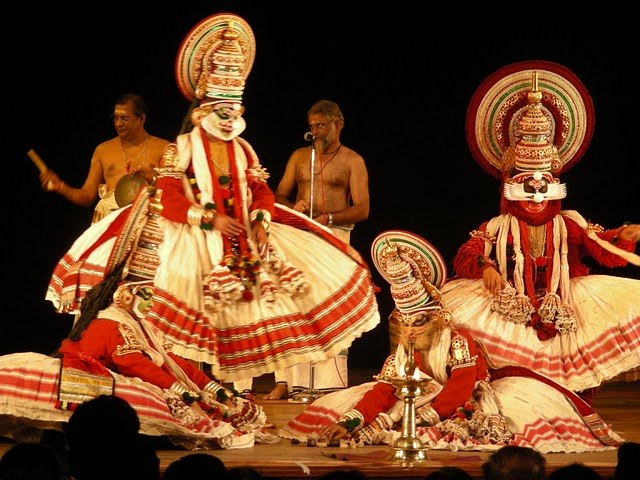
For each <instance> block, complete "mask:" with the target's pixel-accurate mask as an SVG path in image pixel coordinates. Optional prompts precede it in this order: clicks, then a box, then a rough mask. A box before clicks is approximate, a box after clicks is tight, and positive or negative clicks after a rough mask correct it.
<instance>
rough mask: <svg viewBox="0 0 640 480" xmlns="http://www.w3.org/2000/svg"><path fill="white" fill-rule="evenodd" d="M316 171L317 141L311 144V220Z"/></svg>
mask: <svg viewBox="0 0 640 480" xmlns="http://www.w3.org/2000/svg"><path fill="white" fill-rule="evenodd" d="M315 170H316V139H315V138H314V139H313V141H312V142H311V166H310V170H309V177H310V181H311V190H310V191H309V218H313V191H314V190H315V183H316V182H315V178H314V177H313V172H315Z"/></svg>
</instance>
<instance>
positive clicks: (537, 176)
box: [443, 61, 640, 395]
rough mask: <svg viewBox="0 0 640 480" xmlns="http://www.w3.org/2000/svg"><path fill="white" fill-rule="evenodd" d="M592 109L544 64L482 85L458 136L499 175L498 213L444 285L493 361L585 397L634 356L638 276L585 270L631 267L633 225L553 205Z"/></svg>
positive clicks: (582, 143)
mask: <svg viewBox="0 0 640 480" xmlns="http://www.w3.org/2000/svg"><path fill="white" fill-rule="evenodd" d="M593 114H594V112H593V103H592V100H591V98H590V96H589V94H588V92H587V90H586V88H585V87H584V85H583V84H582V83H581V82H580V80H579V79H578V78H577V77H576V76H575V75H574V74H573V73H572V72H571V71H569V70H568V69H567V68H565V67H563V66H561V65H558V64H555V63H552V62H546V61H527V62H520V63H515V64H512V65H509V66H506V67H504V68H502V69H500V70H498V71H497V72H495V73H494V74H492V75H491V76H489V77H488V78H487V79H486V80H485V81H484V82H483V83H482V85H480V87H479V88H478V89H477V90H476V92H475V94H474V96H473V98H472V101H471V104H470V106H469V110H468V116H467V139H468V141H469V145H470V148H471V151H472V152H473V155H474V157H475V159H476V161H478V163H479V164H480V165H481V166H482V167H483V168H484V169H485V170H486V171H487V172H489V173H491V174H492V175H493V176H495V177H497V178H499V179H501V181H502V201H501V207H502V211H501V212H500V215H498V216H496V217H494V218H492V219H491V220H489V221H485V222H483V223H482V224H481V225H480V226H479V227H478V228H477V229H476V230H473V231H472V232H471V234H470V238H469V240H468V241H467V242H466V243H464V244H463V245H462V246H461V247H460V249H459V250H458V252H457V254H456V256H455V258H454V261H453V266H454V269H455V277H454V278H453V279H452V280H451V281H449V282H448V283H447V284H446V285H445V286H444V287H443V300H444V302H445V303H446V305H447V307H448V308H449V309H450V310H451V312H452V313H453V316H454V318H455V320H456V322H457V323H458V324H459V325H462V326H464V327H465V328H467V329H468V330H469V331H470V332H471V334H472V335H474V336H475V337H476V338H478V339H479V340H481V341H482V342H483V344H484V345H485V347H486V348H487V351H488V353H489V355H490V356H491V358H492V359H493V360H494V361H496V362H498V363H505V362H506V363H510V364H517V365H521V366H523V367H528V368H530V369H532V370H534V371H536V372H537V373H540V374H543V375H545V376H547V377H549V378H552V379H554V380H555V381H557V382H559V383H561V384H563V385H565V386H566V387H567V388H569V389H571V390H573V391H584V393H585V395H587V394H589V395H592V394H593V393H594V391H595V390H594V387H598V386H599V385H600V384H601V383H602V382H604V381H607V380H609V379H612V378H613V377H616V376H618V375H620V374H622V373H623V372H628V371H633V369H635V368H636V367H638V366H639V365H640V348H639V347H640V294H639V292H640V280H637V279H633V278H626V277H623V276H613V275H595V274H590V270H589V267H588V263H589V262H593V261H595V262H597V264H599V265H601V266H604V267H621V266H626V265H628V264H632V265H636V266H638V265H640V257H638V255H637V254H635V253H634V248H635V246H636V242H637V241H638V240H639V239H640V225H637V224H628V225H623V226H621V227H618V228H614V229H604V228H602V227H601V226H599V225H596V224H593V223H591V222H589V221H587V220H585V218H584V217H583V216H582V215H581V214H580V213H578V212H577V211H574V210H562V209H561V200H562V199H563V198H565V197H566V195H567V188H566V185H565V184H564V183H561V180H560V179H559V175H561V174H563V173H565V172H566V171H567V170H568V169H569V168H570V167H571V166H572V165H574V164H575V163H576V162H577V161H578V160H579V159H580V157H581V156H582V155H583V153H584V152H585V150H586V149H587V146H588V144H589V141H590V139H591V136H592V131H593V122H594V118H593ZM587 257H590V260H589V262H585V259H586V258H587Z"/></svg>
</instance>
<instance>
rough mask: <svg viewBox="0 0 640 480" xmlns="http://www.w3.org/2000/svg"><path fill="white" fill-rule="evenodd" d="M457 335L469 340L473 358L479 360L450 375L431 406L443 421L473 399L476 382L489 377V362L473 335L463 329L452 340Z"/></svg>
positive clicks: (457, 369) (456, 332)
mask: <svg viewBox="0 0 640 480" xmlns="http://www.w3.org/2000/svg"><path fill="white" fill-rule="evenodd" d="M456 334H458V335H462V336H464V337H465V338H466V339H467V343H468V345H469V354H470V355H471V358H473V357H474V356H477V358H476V360H475V365H468V366H465V367H460V368H456V369H455V370H453V371H452V372H450V373H449V378H448V379H447V383H446V384H445V385H444V387H443V388H442V391H441V392H440V393H439V394H438V396H437V397H436V398H435V400H434V401H433V403H432V404H431V406H432V407H433V409H434V410H435V411H436V412H438V415H439V416H440V419H441V420H442V419H445V418H450V417H451V416H453V414H454V413H455V412H456V409H457V408H458V407H461V406H463V405H464V404H465V402H467V401H468V400H469V399H470V398H471V394H472V392H473V389H474V387H475V384H476V381H480V380H486V379H487V377H488V370H487V361H486V360H485V358H484V355H483V354H482V352H481V351H480V350H479V349H478V348H477V346H476V343H475V342H474V340H473V337H472V336H471V334H470V333H468V332H467V331H466V330H462V329H460V330H457V331H452V332H451V339H452V340H453V338H454V335H456Z"/></svg>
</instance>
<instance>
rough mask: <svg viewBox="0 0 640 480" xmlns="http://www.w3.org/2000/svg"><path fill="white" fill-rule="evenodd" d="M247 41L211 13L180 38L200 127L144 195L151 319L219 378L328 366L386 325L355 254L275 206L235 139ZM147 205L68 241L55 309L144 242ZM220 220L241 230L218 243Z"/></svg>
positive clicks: (67, 306) (249, 151) (184, 81)
mask: <svg viewBox="0 0 640 480" xmlns="http://www.w3.org/2000/svg"><path fill="white" fill-rule="evenodd" d="M254 43H255V41H254V39H253V33H252V31H251V28H250V26H249V25H248V24H247V23H246V22H245V21H244V20H243V19H242V18H240V17H237V16H235V15H232V14H218V15H213V16H211V17H209V18H207V19H205V20H203V21H202V22H200V23H199V24H198V25H196V27H194V28H193V29H192V31H191V32H190V33H189V34H188V35H187V38H186V39H185V41H184V42H183V44H182V46H181V49H180V52H179V54H178V58H177V65H176V73H177V76H178V83H179V86H180V88H181V89H182V91H183V93H184V94H185V96H187V98H189V100H193V99H197V100H198V101H199V105H198V106H197V107H196V108H195V109H194V110H193V111H192V112H191V115H190V118H191V119H192V121H193V124H194V127H193V128H192V129H191V130H190V131H189V132H188V133H184V134H181V135H179V136H178V138H177V139H176V142H175V143H173V144H171V145H169V146H168V147H167V150H166V151H165V154H164V157H163V160H162V164H161V167H160V168H158V169H157V174H158V178H157V181H156V183H155V192H154V193H152V194H151V195H153V205H152V208H153V210H154V212H155V214H156V215H157V217H158V218H157V225H158V228H157V233H158V235H157V236H158V238H159V239H158V240H157V241H155V244H156V245H157V259H158V265H157V269H154V287H155V289H154V305H153V310H152V311H151V312H150V313H149V315H148V320H149V322H151V323H152V324H153V325H154V326H155V328H157V329H158V330H159V332H160V333H161V334H162V335H164V336H165V337H166V339H167V341H168V342H170V343H171V348H172V351H173V353H175V354H177V355H179V356H181V357H184V358H187V359H191V360H194V361H198V362H204V363H207V364H210V365H211V368H212V372H213V375H214V376H215V377H216V378H219V379H221V380H223V381H225V382H229V381H234V382H235V381H240V380H246V379H251V378H252V377H255V376H260V375H262V374H264V373H269V372H274V371H283V370H285V369H286V368H287V367H292V366H294V365H298V364H301V363H304V362H316V361H322V360H327V359H330V358H332V357H334V356H336V355H337V354H338V353H339V352H341V351H343V350H344V349H346V348H348V347H349V346H350V345H351V343H352V342H353V341H354V340H355V339H356V338H358V337H359V336H361V335H362V334H363V333H365V332H367V331H369V330H371V329H373V328H374V327H375V326H376V325H377V324H378V323H379V321H380V315H379V312H378V306H377V302H376V298H375V289H374V285H373V283H372V280H371V275H370V272H369V270H368V268H367V266H366V264H364V263H363V262H362V259H361V258H360V256H359V255H354V252H353V249H351V248H350V247H349V246H347V245H345V244H344V243H343V242H342V241H340V240H339V239H338V238H337V237H335V236H334V235H333V234H332V233H331V231H330V230H329V229H328V228H326V227H324V226H322V225H320V224H318V223H317V222H315V221H313V220H311V219H308V218H306V217H305V216H304V215H301V214H299V213H297V212H294V211H293V210H291V209H288V208H287V207H284V206H277V207H276V205H274V194H273V192H272V191H271V190H270V188H269V186H268V185H267V178H268V174H267V173H266V170H265V169H264V168H263V167H262V166H261V164H260V161H259V159H258V156H257V155H256V153H255V152H254V150H253V148H252V147H251V145H250V144H249V143H248V142H247V141H246V140H244V139H242V138H241V137H240V136H239V134H240V133H242V131H243V130H244V127H245V123H244V119H243V118H242V116H241V115H242V112H243V107H242V106H241V99H242V91H243V88H244V82H245V78H246V76H247V75H248V72H249V70H250V68H251V64H252V62H253V54H254V49H255V45H254ZM145 202H146V203H149V201H148V199H144V198H142V199H141V198H138V199H137V201H136V202H134V204H133V206H131V207H129V208H125V209H122V210H120V211H117V212H114V213H113V214H111V215H110V216H108V217H106V218H105V219H104V220H102V221H100V222H97V223H96V224H94V225H92V226H91V227H90V228H89V229H88V230H87V231H86V232H85V233H84V234H83V235H82V236H81V237H80V238H79V239H78V240H76V242H75V243H74V245H73V246H72V247H71V249H70V250H69V252H68V253H67V254H66V255H65V256H64V258H63V259H62V260H61V261H60V262H59V264H58V265H57V267H56V269H55V271H54V274H53V276H52V279H51V282H50V285H49V290H48V293H47V299H48V300H51V301H52V302H53V303H54V305H55V306H56V308H57V309H58V310H59V311H61V312H74V311H76V310H77V309H78V307H79V303H80V301H81V300H82V298H83V297H84V295H85V294H86V292H87V290H88V289H89V288H90V287H91V286H93V285H95V284H96V283H98V282H99V281H100V280H102V278H104V276H105V275H107V274H108V273H109V271H110V270H111V269H113V266H114V265H115V264H116V260H117V259H119V258H120V259H121V258H123V257H124V256H125V254H126V252H127V249H131V248H132V247H133V246H135V245H136V244H137V243H138V237H139V236H140V234H139V232H140V231H141V230H144V225H145V222H146V212H145V208H148V207H146V205H145ZM216 219H217V220H218V221H220V220H222V221H224V222H225V225H229V224H232V225H234V226H235V228H236V229H237V230H238V231H240V230H241V231H240V233H237V234H236V233H235V230H234V233H233V234H229V233H228V232H227V233H226V234H223V232H222V231H221V230H222V228H221V227H220V223H219V222H218V221H216ZM216 225H218V226H217V227H216ZM265 232H266V234H268V236H267V235H266V234H265ZM265 237H266V238H267V239H268V241H266V242H265V241H264V238H265ZM139 243H140V245H144V244H146V243H148V242H147V241H143V240H140V242H139Z"/></svg>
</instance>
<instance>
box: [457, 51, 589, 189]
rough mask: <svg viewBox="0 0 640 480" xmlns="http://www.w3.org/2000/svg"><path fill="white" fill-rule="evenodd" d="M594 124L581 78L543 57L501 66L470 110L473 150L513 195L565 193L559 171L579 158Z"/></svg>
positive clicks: (565, 168)
mask: <svg viewBox="0 0 640 480" xmlns="http://www.w3.org/2000/svg"><path fill="white" fill-rule="evenodd" d="M593 127H594V107H593V101H592V100H591V97H590V96H589V93H588V92H587V89H586V88H585V87H584V85H583V84H582V82H581V81H580V80H579V79H578V78H577V77H576V75H575V74H573V73H572V72H571V71H570V70H568V69H567V68H566V67H563V66H562V65H558V64H556V63H553V62H547V61H542V60H534V61H526V62H519V63H514V64H511V65H508V66H506V67H503V68H501V69H500V70H498V71H496V72H495V73H493V74H492V75H490V76H489V77H487V79H485V81H484V82H483V83H482V84H481V85H480V86H479V87H478V89H477V90H476V92H475V93H474V95H473V97H472V99H471V102H470V104H469V108H468V110H467V142H468V144H469V148H470V149H471V153H472V154H473V156H474V158H475V160H476V161H477V162H478V163H479V164H480V165H481V166H482V168H483V169H485V170H486V171H487V172H489V173H490V174H491V175H493V176H494V177H496V178H500V179H502V180H503V181H504V182H505V188H504V194H505V198H507V199H509V200H527V199H531V200H535V201H542V200H543V199H561V198H564V197H565V196H566V188H565V186H564V185H562V184H560V182H559V180H558V179H557V178H556V177H557V176H559V175H560V174H561V173H564V172H566V171H567V170H568V169H569V168H570V167H572V166H573V165H575V164H576V163H577V162H578V161H579V160H580V158H581V157H582V155H583V154H584V152H585V151H586V149H587V148H588V146H589V143H590V141H591V137H592V134H593ZM525 181H526V182H527V183H526V185H525V184H524V182H525Z"/></svg>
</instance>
